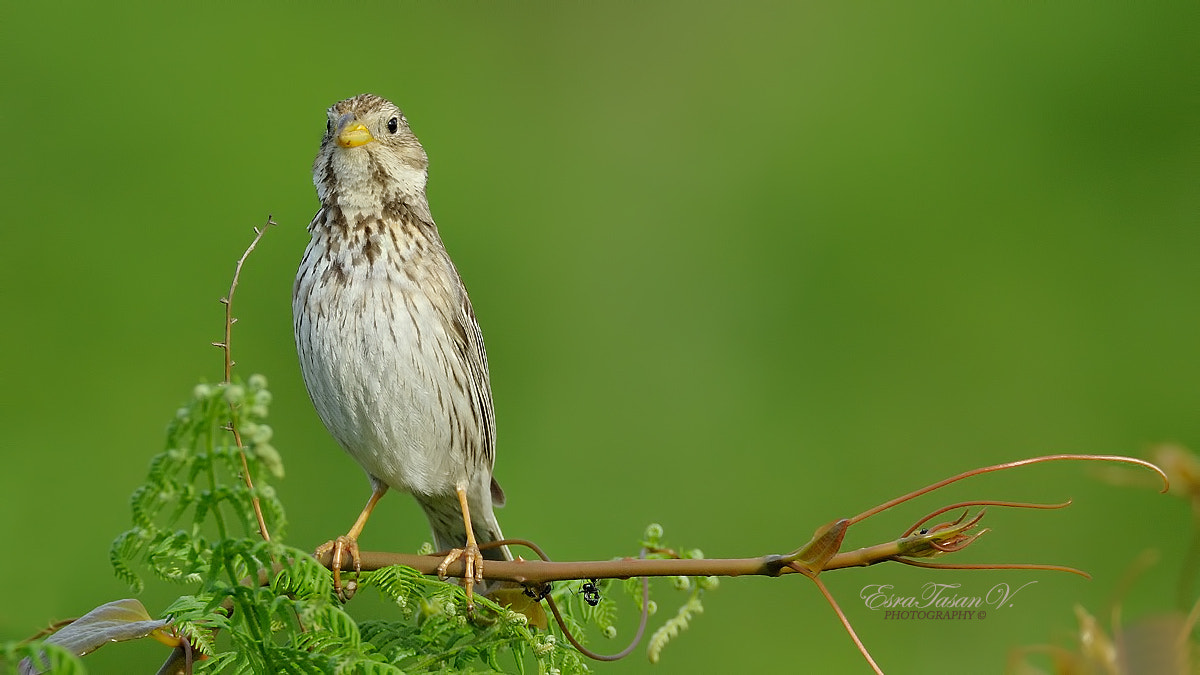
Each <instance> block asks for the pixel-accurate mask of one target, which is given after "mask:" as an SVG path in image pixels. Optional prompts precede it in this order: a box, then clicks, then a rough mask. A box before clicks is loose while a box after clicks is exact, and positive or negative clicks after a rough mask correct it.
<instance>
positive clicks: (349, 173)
mask: <svg viewBox="0 0 1200 675" xmlns="http://www.w3.org/2000/svg"><path fill="white" fill-rule="evenodd" d="M326 116H327V122H326V125H325V137H324V138H323V139H322V140H321V151H320V152H319V153H318V154H317V159H316V161H315V162H314V163H313V183H314V184H315V185H316V186H317V195H318V196H319V197H320V198H321V202H322V203H326V204H328V203H330V201H331V200H336V201H338V202H339V203H341V204H342V206H343V207H360V208H368V207H369V206H371V204H369V203H361V204H358V203H346V201H347V200H353V201H356V202H357V201H364V202H375V203H378V202H381V201H388V200H392V199H397V198H406V197H407V198H412V197H421V198H423V197H424V194H425V181H426V176H427V168H428V166H429V158H428V157H427V156H426V155H425V149H424V148H423V147H421V143H420V141H418V140H417V137H416V136H415V135H414V134H413V132H412V130H411V129H409V127H408V120H407V119H405V117H404V113H403V112H401V111H400V108H398V107H397V106H396V105H395V104H393V103H392V102H391V101H388V100H387V99H384V98H381V97H379V96H376V95H374V94H360V95H358V96H355V97H353V98H348V99H346V100H344V101H339V102H337V103H335V104H333V105H332V106H330V108H329V110H328V111H326Z"/></svg>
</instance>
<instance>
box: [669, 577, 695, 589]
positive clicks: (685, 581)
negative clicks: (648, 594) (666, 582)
mask: <svg viewBox="0 0 1200 675" xmlns="http://www.w3.org/2000/svg"><path fill="white" fill-rule="evenodd" d="M671 585H672V586H674V587H675V590H677V591H687V590H691V588H692V579H691V577H684V576H678V577H671Z"/></svg>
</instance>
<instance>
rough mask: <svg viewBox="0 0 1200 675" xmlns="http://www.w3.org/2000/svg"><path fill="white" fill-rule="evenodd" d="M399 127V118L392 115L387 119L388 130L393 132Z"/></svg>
mask: <svg viewBox="0 0 1200 675" xmlns="http://www.w3.org/2000/svg"><path fill="white" fill-rule="evenodd" d="M399 128H400V120H399V119H398V118H395V117H393V118H392V119H390V120H388V131H390V132H392V133H393V134H394V133H396V131H397V130H398V129H399Z"/></svg>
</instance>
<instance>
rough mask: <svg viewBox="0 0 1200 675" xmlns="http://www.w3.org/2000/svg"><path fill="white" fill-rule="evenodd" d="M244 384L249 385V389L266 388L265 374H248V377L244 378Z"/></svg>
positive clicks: (259, 389) (260, 389)
mask: <svg viewBox="0 0 1200 675" xmlns="http://www.w3.org/2000/svg"><path fill="white" fill-rule="evenodd" d="M246 384H247V385H248V386H249V387H250V389H251V391H262V390H263V389H266V388H267V376H266V375H260V374H259V373H255V374H253V375H251V376H250V379H248V380H246Z"/></svg>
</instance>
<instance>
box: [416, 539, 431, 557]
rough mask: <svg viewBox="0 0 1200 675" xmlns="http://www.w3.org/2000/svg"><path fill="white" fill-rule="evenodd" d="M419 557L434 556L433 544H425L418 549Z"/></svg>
mask: <svg viewBox="0 0 1200 675" xmlns="http://www.w3.org/2000/svg"><path fill="white" fill-rule="evenodd" d="M417 555H433V544H431V543H429V542H425V543H423V544H421V548H418V549H417Z"/></svg>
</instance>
